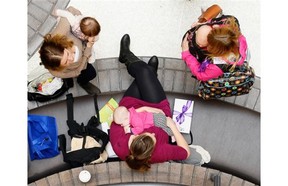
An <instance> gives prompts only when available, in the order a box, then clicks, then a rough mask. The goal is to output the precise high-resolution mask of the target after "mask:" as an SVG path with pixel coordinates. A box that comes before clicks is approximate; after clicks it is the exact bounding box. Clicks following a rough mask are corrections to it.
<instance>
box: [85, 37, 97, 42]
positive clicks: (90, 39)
mask: <svg viewBox="0 0 288 186" xmlns="http://www.w3.org/2000/svg"><path fill="white" fill-rule="evenodd" d="M87 40H88V42H91V43H95V41H96V37H95V36H94V37H88V39H87Z"/></svg>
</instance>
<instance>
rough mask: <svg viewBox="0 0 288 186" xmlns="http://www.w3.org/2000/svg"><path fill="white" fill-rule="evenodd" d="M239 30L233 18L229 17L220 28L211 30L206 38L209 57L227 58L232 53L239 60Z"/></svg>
mask: <svg viewBox="0 0 288 186" xmlns="http://www.w3.org/2000/svg"><path fill="white" fill-rule="evenodd" d="M240 35H241V32H240V29H239V26H238V24H237V23H236V20H235V18H234V17H229V18H227V20H226V21H225V22H224V24H223V25H221V26H220V27H216V28H213V29H212V30H211V31H210V33H209V34H208V36H207V41H208V46H207V50H208V52H209V53H210V54H209V56H210V57H219V56H221V57H224V58H225V57H227V56H228V55H229V54H231V53H233V54H234V55H235V56H236V58H239V50H238V49H239V42H238V38H239V36H240Z"/></svg>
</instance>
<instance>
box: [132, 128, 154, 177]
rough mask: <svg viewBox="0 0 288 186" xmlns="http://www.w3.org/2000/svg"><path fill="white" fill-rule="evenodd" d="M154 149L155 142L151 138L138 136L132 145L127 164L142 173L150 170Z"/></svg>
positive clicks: (143, 135) (142, 135)
mask: <svg viewBox="0 0 288 186" xmlns="http://www.w3.org/2000/svg"><path fill="white" fill-rule="evenodd" d="M154 147H155V144H154V141H153V139H152V138H151V137H150V136H148V135H145V134H141V135H139V136H136V137H135V138H134V139H133V141H132V143H131V146H130V155H129V156H127V157H126V163H127V164H128V166H129V167H130V168H131V169H135V170H139V171H141V172H144V171H147V170H149V168H150V167H151V163H150V158H151V156H152V152H153V150H154Z"/></svg>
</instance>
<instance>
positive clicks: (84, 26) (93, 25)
mask: <svg viewBox="0 0 288 186" xmlns="http://www.w3.org/2000/svg"><path fill="white" fill-rule="evenodd" d="M80 29H81V31H82V33H83V34H84V35H85V36H88V37H94V36H97V35H98V34H99V32H100V31H101V26H100V24H99V23H98V21H97V20H96V19H95V18H93V17H84V18H83V19H82V20H81V22H80Z"/></svg>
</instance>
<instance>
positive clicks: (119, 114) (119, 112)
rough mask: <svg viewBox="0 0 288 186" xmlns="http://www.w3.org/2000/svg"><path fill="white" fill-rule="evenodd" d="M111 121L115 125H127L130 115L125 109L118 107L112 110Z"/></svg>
mask: <svg viewBox="0 0 288 186" xmlns="http://www.w3.org/2000/svg"><path fill="white" fill-rule="evenodd" d="M113 120H114V122H115V123H117V124H122V125H128V124H129V123H130V113H129V111H128V109H127V108H126V107H123V106H119V107H117V108H116V109H115V110H114V113H113Z"/></svg>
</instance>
